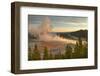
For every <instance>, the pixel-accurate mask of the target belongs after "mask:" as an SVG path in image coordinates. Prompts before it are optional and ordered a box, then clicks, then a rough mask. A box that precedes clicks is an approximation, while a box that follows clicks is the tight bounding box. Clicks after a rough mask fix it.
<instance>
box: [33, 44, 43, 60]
mask: <svg viewBox="0 0 100 76" xmlns="http://www.w3.org/2000/svg"><path fill="white" fill-rule="evenodd" d="M33 51H34V53H33V57H32V58H33V60H40V59H41V58H40V52H39V50H38V47H37V45H36V44H35V46H34V50H33Z"/></svg>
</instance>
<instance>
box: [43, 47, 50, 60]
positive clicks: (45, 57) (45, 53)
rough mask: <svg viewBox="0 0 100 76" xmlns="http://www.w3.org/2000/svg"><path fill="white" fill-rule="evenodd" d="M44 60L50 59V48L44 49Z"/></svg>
mask: <svg viewBox="0 0 100 76" xmlns="http://www.w3.org/2000/svg"><path fill="white" fill-rule="evenodd" d="M43 59H44V60H47V59H49V55H48V48H47V47H44V56H43Z"/></svg>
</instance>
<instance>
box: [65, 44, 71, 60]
mask: <svg viewBox="0 0 100 76" xmlns="http://www.w3.org/2000/svg"><path fill="white" fill-rule="evenodd" d="M65 58H66V59H70V58H72V48H71V47H70V46H69V45H67V46H66V52H65Z"/></svg>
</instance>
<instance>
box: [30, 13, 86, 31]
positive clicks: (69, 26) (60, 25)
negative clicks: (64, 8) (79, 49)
mask: <svg viewBox="0 0 100 76" xmlns="http://www.w3.org/2000/svg"><path fill="white" fill-rule="evenodd" d="M45 17H48V18H49V20H50V25H51V27H52V31H53V32H71V31H77V30H80V29H87V27H88V18H87V17H74V16H44V15H29V16H28V24H29V26H34V27H38V26H40V25H41V23H42V22H43V20H44V19H45Z"/></svg>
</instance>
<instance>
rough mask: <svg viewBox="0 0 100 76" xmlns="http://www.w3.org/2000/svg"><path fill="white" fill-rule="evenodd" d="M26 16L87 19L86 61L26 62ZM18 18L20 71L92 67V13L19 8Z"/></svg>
mask: <svg viewBox="0 0 100 76" xmlns="http://www.w3.org/2000/svg"><path fill="white" fill-rule="evenodd" d="M28 14H33V15H56V16H81V17H88V59H65V60H52V61H51V60H46V61H28V51H27V50H28ZM20 17H21V20H20V33H21V34H20V69H21V70H25V69H43V68H60V67H75V66H77V67H78V66H88V65H89V66H90V65H94V11H88V10H87V11H86V10H76V9H75V10H72V9H55V8H40V7H21V8H20Z"/></svg>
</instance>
